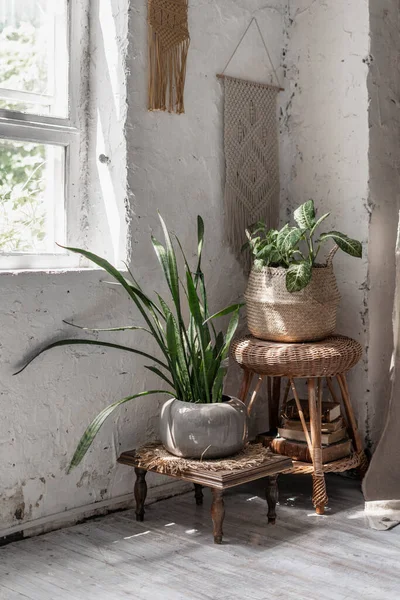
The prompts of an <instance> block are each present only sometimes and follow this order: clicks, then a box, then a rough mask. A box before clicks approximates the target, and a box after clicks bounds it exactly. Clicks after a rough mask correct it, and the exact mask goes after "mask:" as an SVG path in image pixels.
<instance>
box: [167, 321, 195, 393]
mask: <svg viewBox="0 0 400 600" xmlns="http://www.w3.org/2000/svg"><path fill="white" fill-rule="evenodd" d="M167 344H168V350H169V353H170V356H171V365H172V367H173V370H172V375H173V378H174V382H176V383H177V385H178V386H179V390H180V395H181V398H180V400H185V401H188V400H189V398H188V397H185V396H187V395H189V396H191V395H192V391H191V385H190V373H189V367H188V362H187V359H186V355H185V349H184V346H183V344H182V339H181V336H180V331H179V328H178V325H177V323H176V320H175V317H174V315H173V314H172V312H170V314H169V317H168V319H167ZM176 367H177V368H178V371H177V374H176V377H174V373H175V369H176Z"/></svg>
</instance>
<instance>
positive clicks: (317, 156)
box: [281, 0, 370, 435]
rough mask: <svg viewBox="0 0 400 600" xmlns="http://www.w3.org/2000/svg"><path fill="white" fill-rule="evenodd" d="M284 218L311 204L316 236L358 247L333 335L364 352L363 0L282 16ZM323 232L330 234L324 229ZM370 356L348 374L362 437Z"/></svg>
mask: <svg viewBox="0 0 400 600" xmlns="http://www.w3.org/2000/svg"><path fill="white" fill-rule="evenodd" d="M285 24H286V25H285V30H286V34H285V37H286V41H285V50H284V54H285V57H284V67H285V72H286V78H287V79H286V82H285V88H286V89H285V92H284V94H283V95H284V108H283V113H282V116H281V128H282V148H281V150H282V161H281V168H282V186H283V189H284V195H283V196H282V213H281V216H282V219H286V218H287V215H288V214H289V213H292V210H293V208H294V207H296V206H297V205H298V204H300V203H302V202H304V201H306V200H308V199H309V198H313V199H314V200H315V203H316V206H317V208H318V211H319V214H320V215H322V214H323V213H324V212H331V213H332V216H331V217H330V219H329V220H327V221H326V222H325V223H324V226H323V229H322V230H325V231H327V230H329V229H338V230H339V231H343V232H344V233H347V234H348V235H350V236H352V237H355V238H358V239H359V240H360V241H362V242H363V245H364V257H363V259H362V261H360V260H358V259H354V258H351V257H348V256H347V255H345V254H343V253H341V252H339V253H338V254H337V255H336V258H335V273H336V276H337V279H338V284H339V288H340V292H341V294H342V300H341V304H340V307H339V313H338V317H339V318H338V331H339V332H342V333H344V334H347V335H350V336H352V337H354V338H355V339H357V340H359V341H360V342H361V344H362V345H363V346H364V347H365V348H367V347H368V336H369V323H368V246H367V242H368V234H369V219H370V215H369V204H368V195H369V188H368V180H369V164H368V145H369V132H368V90H367V75H368V65H367V64H366V62H367V61H366V59H367V58H368V55H369V15H368V0H335V1H326V2H312V1H311V0H301V1H299V2H290V3H289V4H288V7H287V12H286V17H285ZM328 228H329V229H328ZM367 370H368V353H367V352H366V353H365V354H364V359H363V361H362V362H361V363H360V364H359V365H358V366H357V367H356V368H355V369H354V370H353V371H352V372H351V374H350V387H351V392H352V394H353V399H354V403H355V409H356V412H357V414H358V418H359V423H360V428H361V430H362V432H363V434H364V435H365V434H367V433H369V423H368V404H367V402H368V391H367V390H368V373H367Z"/></svg>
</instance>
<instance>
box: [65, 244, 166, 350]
mask: <svg viewBox="0 0 400 600" xmlns="http://www.w3.org/2000/svg"><path fill="white" fill-rule="evenodd" d="M59 245H60V244H59ZM60 247H61V248H65V250H68V251H69V252H74V253H76V254H81V255H82V256H84V257H85V258H87V259H88V260H90V261H91V262H93V263H94V264H95V265H98V266H99V267H101V268H102V269H104V270H105V271H107V273H108V274H109V275H111V276H112V277H114V279H115V280H116V281H118V283H120V284H121V285H122V287H123V288H124V289H125V290H126V291H127V293H128V294H129V296H130V297H131V299H132V300H133V301H134V303H135V304H136V306H137V308H138V309H139V311H140V313H141V315H142V316H143V318H144V319H145V321H146V323H147V325H148V326H149V329H150V330H151V332H152V335H153V336H154V339H155V340H156V342H157V343H158V344H159V346H160V348H161V350H162V351H163V352H164V349H163V343H162V339H160V336H159V334H158V332H157V331H156V329H155V328H154V325H153V323H152V322H151V319H150V318H149V317H148V315H147V314H146V311H145V310H144V309H143V306H142V304H141V302H140V300H139V298H138V294H137V293H136V292H135V288H134V286H132V284H131V283H130V282H129V281H127V279H126V278H125V277H124V276H123V275H122V273H120V272H119V271H118V269H116V268H115V267H114V266H113V265H112V264H111V263H109V262H108V260H106V259H105V258H101V256H97V254H93V252H89V251H88V250H82V249H81V248H72V247H71V246H61V245H60ZM146 298H147V297H146ZM148 301H149V302H151V300H150V299H149V298H148Z"/></svg>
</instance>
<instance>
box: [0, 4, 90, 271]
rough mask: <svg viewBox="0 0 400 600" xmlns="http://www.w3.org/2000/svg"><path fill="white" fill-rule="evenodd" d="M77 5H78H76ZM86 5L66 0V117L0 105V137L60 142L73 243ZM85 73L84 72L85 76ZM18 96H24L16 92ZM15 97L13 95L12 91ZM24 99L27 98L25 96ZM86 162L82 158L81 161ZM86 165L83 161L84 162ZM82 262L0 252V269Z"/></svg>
mask: <svg viewBox="0 0 400 600" xmlns="http://www.w3.org/2000/svg"><path fill="white" fill-rule="evenodd" d="M87 1H89V0H87ZM78 5H79V6H78ZM87 8H88V6H87V5H86V4H85V2H82V0H67V19H68V28H67V36H68V49H69V60H68V116H67V117H66V118H60V117H52V116H48V115H46V116H41V115H36V114H31V113H26V112H24V113H22V112H17V111H12V110H8V109H0V138H5V139H10V140H15V141H19V140H20V141H28V142H37V143H46V144H52V145H56V146H61V147H63V148H64V149H65V164H64V180H63V188H64V211H65V243H66V244H67V245H74V244H75V240H76V239H77V238H78V237H79V232H78V230H77V227H78V220H79V219H78V214H79V198H81V197H82V195H83V194H84V193H85V190H82V186H81V181H82V177H81V175H80V161H81V160H82V158H83V157H82V151H81V148H82V143H81V142H82V139H81V138H82V136H83V135H86V131H84V130H83V125H84V119H83V118H82V115H81V114H80V99H81V98H80V97H81V83H82V82H81V79H80V78H81V66H82V61H83V60H84V53H85V49H84V48H82V43H81V34H82V14H84V13H85V12H86V10H87ZM88 79H89V73H87V80H88ZM20 95H21V100H22V97H23V96H25V94H24V92H21V93H20ZM13 97H14V98H15V95H13ZM25 99H27V100H28V98H27V97H26V96H25ZM85 162H86V161H85ZM86 166H87V165H86ZM78 266H85V262H82V260H81V259H80V257H79V256H78V255H77V254H75V253H71V254H68V253H66V252H63V251H60V253H54V254H50V253H37V252H35V253H29V252H24V253H16V252H1V253H0V271H4V270H6V271H9V270H16V269H21V270H30V269H65V268H74V267H78Z"/></svg>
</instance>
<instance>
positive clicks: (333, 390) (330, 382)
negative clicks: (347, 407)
mask: <svg viewBox="0 0 400 600" xmlns="http://www.w3.org/2000/svg"><path fill="white" fill-rule="evenodd" d="M326 383H327V384H328V389H329V392H330V395H331V397H332V400H333V401H334V402H337V403H338V404H340V402H339V398H338V397H337V395H336V392H335V388H334V387H333V383H332V377H327V378H326Z"/></svg>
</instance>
